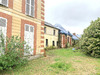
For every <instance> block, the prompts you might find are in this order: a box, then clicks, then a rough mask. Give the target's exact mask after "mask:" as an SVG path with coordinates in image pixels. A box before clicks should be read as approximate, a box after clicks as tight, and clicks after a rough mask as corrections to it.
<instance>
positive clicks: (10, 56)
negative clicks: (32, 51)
mask: <svg viewBox="0 0 100 75" xmlns="http://www.w3.org/2000/svg"><path fill="white" fill-rule="evenodd" d="M0 38H1V40H2V42H1V43H0V47H1V48H0V49H2V50H3V53H2V54H1V56H0V70H9V69H13V68H15V67H16V66H22V65H24V64H26V63H27V59H26V58H23V56H24V54H23V50H24V44H25V43H24V42H23V41H21V39H20V38H18V37H14V36H12V37H11V38H7V39H6V42H7V45H6V47H5V42H4V39H3V35H1V37H0ZM26 49H28V47H27V48H26Z"/></svg>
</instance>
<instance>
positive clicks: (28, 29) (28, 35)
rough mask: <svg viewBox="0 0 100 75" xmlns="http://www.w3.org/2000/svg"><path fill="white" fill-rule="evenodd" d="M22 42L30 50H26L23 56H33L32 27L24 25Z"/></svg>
mask: <svg viewBox="0 0 100 75" xmlns="http://www.w3.org/2000/svg"><path fill="white" fill-rule="evenodd" d="M24 41H25V42H26V45H25V46H24V47H25V48H26V46H27V45H28V46H29V47H30V48H29V49H28V52H27V51H26V52H27V53H26V52H25V51H24V55H33V52H34V26H32V25H28V24H25V35H24Z"/></svg>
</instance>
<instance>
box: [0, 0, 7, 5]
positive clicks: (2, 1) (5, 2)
mask: <svg viewBox="0 0 100 75" xmlns="http://www.w3.org/2000/svg"><path fill="white" fill-rule="evenodd" d="M0 4H2V5H4V6H8V0H0Z"/></svg>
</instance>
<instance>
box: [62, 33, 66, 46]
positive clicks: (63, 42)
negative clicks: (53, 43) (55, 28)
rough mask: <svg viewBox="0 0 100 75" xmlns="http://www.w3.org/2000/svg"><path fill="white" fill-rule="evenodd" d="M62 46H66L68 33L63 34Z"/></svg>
mask: <svg viewBox="0 0 100 75" xmlns="http://www.w3.org/2000/svg"><path fill="white" fill-rule="evenodd" d="M61 47H62V48H65V47H66V35H65V34H61Z"/></svg>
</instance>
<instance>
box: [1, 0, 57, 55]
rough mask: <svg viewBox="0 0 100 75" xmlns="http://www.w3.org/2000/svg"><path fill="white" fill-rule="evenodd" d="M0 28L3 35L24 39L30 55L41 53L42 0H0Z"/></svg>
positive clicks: (42, 37) (42, 36) (42, 47)
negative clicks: (29, 48)
mask: <svg viewBox="0 0 100 75" xmlns="http://www.w3.org/2000/svg"><path fill="white" fill-rule="evenodd" d="M0 30H1V31H2V32H3V34H4V36H7V37H11V36H13V35H14V36H19V37H21V39H22V40H23V41H26V43H27V44H28V45H29V46H30V47H31V49H32V50H31V51H30V55H35V54H43V53H44V0H0ZM1 31H0V32H1ZM56 33H57V32H56V31H55V35H56ZM54 41H55V40H54ZM55 42H57V41H55ZM55 45H56V44H55Z"/></svg>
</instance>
